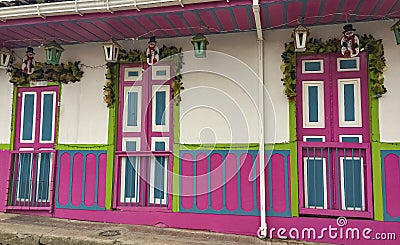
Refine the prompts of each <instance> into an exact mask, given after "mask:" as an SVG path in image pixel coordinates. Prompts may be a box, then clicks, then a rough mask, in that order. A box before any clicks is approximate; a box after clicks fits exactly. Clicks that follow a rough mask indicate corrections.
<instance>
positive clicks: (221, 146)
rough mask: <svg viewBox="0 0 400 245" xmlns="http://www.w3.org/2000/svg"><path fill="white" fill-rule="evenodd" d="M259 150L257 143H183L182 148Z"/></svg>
mask: <svg viewBox="0 0 400 245" xmlns="http://www.w3.org/2000/svg"><path fill="white" fill-rule="evenodd" d="M229 149H232V150H258V144H257V143H250V144H204V145H199V144H181V145H180V150H229Z"/></svg>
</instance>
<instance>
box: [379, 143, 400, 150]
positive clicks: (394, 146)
mask: <svg viewBox="0 0 400 245" xmlns="http://www.w3.org/2000/svg"><path fill="white" fill-rule="evenodd" d="M379 145H380V149H381V150H400V143H384V142H381V143H380V144H379Z"/></svg>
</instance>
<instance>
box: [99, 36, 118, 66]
mask: <svg viewBox="0 0 400 245" xmlns="http://www.w3.org/2000/svg"><path fill="white" fill-rule="evenodd" d="M103 48H104V56H105V60H106V62H117V61H118V53H119V49H120V48H121V46H120V45H119V44H118V43H116V42H114V41H113V40H110V41H108V42H105V43H103Z"/></svg>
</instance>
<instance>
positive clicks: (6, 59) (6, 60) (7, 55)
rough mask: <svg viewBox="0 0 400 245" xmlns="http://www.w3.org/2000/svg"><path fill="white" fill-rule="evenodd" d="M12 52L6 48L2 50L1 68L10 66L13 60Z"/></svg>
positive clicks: (0, 53) (0, 51)
mask: <svg viewBox="0 0 400 245" xmlns="http://www.w3.org/2000/svg"><path fill="white" fill-rule="evenodd" d="M11 54H12V53H11V51H10V50H8V49H7V48H6V47H3V48H2V49H1V50H0V67H1V68H7V67H8V65H9V64H10V60H11Z"/></svg>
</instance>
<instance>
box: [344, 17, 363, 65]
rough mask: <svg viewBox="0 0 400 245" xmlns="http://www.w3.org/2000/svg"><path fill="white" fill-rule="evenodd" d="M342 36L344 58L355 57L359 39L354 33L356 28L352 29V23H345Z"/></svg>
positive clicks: (358, 50) (357, 51) (358, 49)
mask: <svg viewBox="0 0 400 245" xmlns="http://www.w3.org/2000/svg"><path fill="white" fill-rule="evenodd" d="M343 29H344V31H343V34H344V36H343V37H342V40H341V45H342V54H343V56H344V57H346V58H350V57H356V56H357V55H358V53H359V52H360V47H359V46H360V41H359V39H358V37H357V35H355V34H354V32H355V31H356V29H353V25H352V24H347V25H345V26H344V27H343Z"/></svg>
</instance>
